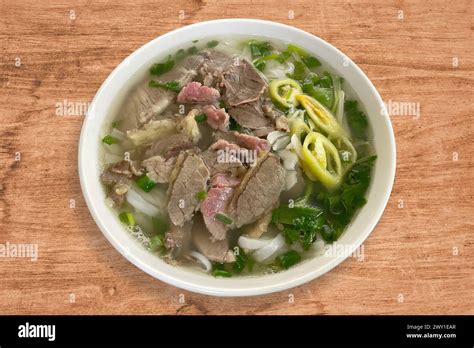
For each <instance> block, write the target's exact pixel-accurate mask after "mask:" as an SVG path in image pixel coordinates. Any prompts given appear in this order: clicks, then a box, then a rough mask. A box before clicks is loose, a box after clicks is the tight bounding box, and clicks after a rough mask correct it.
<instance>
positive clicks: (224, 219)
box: [214, 213, 233, 225]
mask: <svg viewBox="0 0 474 348" xmlns="http://www.w3.org/2000/svg"><path fill="white" fill-rule="evenodd" d="M214 218H215V219H216V220H219V221H220V222H222V223H224V224H226V225H231V224H232V222H233V221H232V219H231V218H230V217H228V216H227V215H225V214H222V213H217V214H216V215H214Z"/></svg>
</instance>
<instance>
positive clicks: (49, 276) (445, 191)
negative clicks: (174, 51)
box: [0, 0, 474, 314]
mask: <svg viewBox="0 0 474 348" xmlns="http://www.w3.org/2000/svg"><path fill="white" fill-rule="evenodd" d="M473 4H474V3H473V2H472V1H470V0H464V1H462V0H461V1H451V2H446V1H444V0H437V1H431V2H427V1H376V0H366V1H309V0H307V1H298V2H296V1H295V2H290V1H279V2H276V1H239V2H237V1H229V2H226V1H216V0H214V1H209V0H204V1H190V2H183V1H178V0H177V1H158V2H153V1H144V2H140V1H123V2H120V4H114V3H112V2H110V3H108V2H107V1H101V2H95V1H77V2H75V3H74V4H72V3H68V2H65V1H63V2H58V1H54V2H53V1H51V2H50V1H23V0H3V1H1V5H0V6H1V8H0V10H1V13H2V15H1V16H0V42H1V61H0V65H1V67H0V72H1V74H0V80H1V93H0V164H1V166H0V184H1V186H0V219H1V220H0V221H1V233H0V244H3V245H6V243H7V242H8V243H10V244H15V243H16V244H21V243H36V244H37V245H38V260H37V261H36V262H34V261H31V260H29V259H24V258H13V257H9V258H6V257H3V258H0V277H1V281H0V314H15V313H16V314H96V313H100V314H135V313H137V314H138V313H140V314H173V313H178V314H417V313H418V314H419V313H421V314H473V313H474V297H473V280H474V266H473V265H474V253H473V243H474V237H473V228H474V224H473V213H474V210H473V179H474V177H473V174H472V173H473V170H474V167H473V156H474V153H473V140H472V139H473V136H474V134H473V125H472V124H473V121H474V118H473V113H474V108H473V87H474V76H473V69H474V58H473V57H474V52H473V22H472V18H473V15H474V13H473V6H474V5H473ZM291 11H293V12H291ZM292 14H294V18H290V17H292ZM180 15H181V17H183V15H184V18H180ZM238 17H251V18H260V19H268V20H274V21H278V22H282V23H286V24H290V25H293V26H296V27H298V28H301V29H303V30H306V31H308V32H310V33H313V34H315V35H317V36H319V37H321V38H323V39H325V40H327V41H328V42H330V43H332V44H333V45H335V46H336V47H338V48H339V49H341V50H342V51H343V52H345V53H346V54H347V55H348V56H350V57H351V58H352V59H353V60H354V61H355V62H356V63H357V64H358V65H359V66H360V67H361V68H362V70H364V71H365V73H366V74H367V75H368V76H369V78H370V79H371V80H372V81H373V82H374V84H375V86H376V87H377V88H378V90H379V92H380V93H381V95H382V97H383V98H384V100H386V101H389V100H390V101H391V103H392V104H391V105H392V107H394V106H397V105H398V106H400V105H401V104H400V103H405V102H408V103H414V104H413V105H419V106H420V115H419V116H420V117H417V116H414V115H413V114H411V115H394V114H396V113H397V112H396V109H393V110H392V111H393V112H392V115H391V119H392V123H393V127H394V130H395V136H396V141H397V162H398V163H397V174H396V181H395V185H394V188H393V192H392V196H391V198H390V201H389V203H388V206H387V209H386V210H385V213H384V215H383V217H382V219H381V220H380V222H379V224H378V225H377V227H376V229H375V230H374V231H373V233H372V234H371V235H370V237H369V238H368V240H367V241H366V242H365V244H364V252H365V254H364V260H363V261H358V260H357V259H355V258H349V259H347V260H346V261H345V262H343V263H342V264H341V265H339V266H338V267H337V268H336V269H334V270H333V271H331V272H329V273H327V274H326V275H324V276H322V277H320V278H318V279H316V280H314V281H312V282H310V283H308V284H305V285H302V286H300V287H298V288H294V289H291V290H289V291H284V292H280V293H275V294H270V295H266V296H259V297H253V298H213V297H209V296H203V295H198V294H193V293H190V292H186V291H183V290H180V289H177V288H175V287H172V286H169V285H167V284H165V283H162V282H160V281H158V280H155V279H154V278H152V277H151V276H149V275H147V274H145V273H144V272H142V271H140V270H139V269H137V268H136V267H135V266H133V265H132V264H131V263H129V262H128V261H127V260H126V259H125V258H123V257H122V256H121V255H120V254H119V253H118V252H117V251H116V250H115V249H114V248H113V247H112V246H111V245H110V244H109V243H108V242H107V241H106V239H105V238H104V237H103V235H102V233H101V232H100V231H99V229H98V228H97V226H96V225H95V223H94V221H93V220H92V218H91V216H90V214H89V211H88V209H87V207H86V205H85V202H84V200H83V197H82V193H81V189H80V186H79V178H78V173H77V146H78V140H79V133H80V130H81V125H82V122H83V116H81V115H76V116H67V117H65V116H61V115H57V103H60V104H61V103H63V101H67V102H72V103H75V104H76V105H78V104H79V105H80V104H81V103H87V102H89V101H90V100H91V99H92V97H93V96H94V94H95V93H96V91H97V89H98V88H99V86H100V85H101V83H102V82H103V81H104V79H105V78H106V77H107V75H108V74H109V73H110V72H111V71H112V69H114V67H115V66H116V65H117V64H119V63H120V62H121V61H122V60H123V59H124V58H125V57H127V56H128V55H129V54H130V53H132V52H133V51H134V50H136V49H137V48H139V47H140V46H142V45H143V44H145V43H146V42H148V41H150V40H151V39H153V38H155V37H156V36H159V35H161V34H163V33H166V32H168V31H170V30H173V29H176V28H179V27H182V26H184V25H187V24H191V23H196V22H200V21H204V20H210V19H217V18H238ZM183 296H184V297H183ZM183 300H184V301H183Z"/></svg>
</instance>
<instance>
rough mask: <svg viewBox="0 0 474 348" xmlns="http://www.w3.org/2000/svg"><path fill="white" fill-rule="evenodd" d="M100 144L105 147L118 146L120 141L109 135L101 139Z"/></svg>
mask: <svg viewBox="0 0 474 348" xmlns="http://www.w3.org/2000/svg"><path fill="white" fill-rule="evenodd" d="M102 142H103V143H104V144H107V145H112V144H118V143H119V142H120V141H119V140H118V139H117V138H114V137H113V136H111V135H106V136H105V137H103V138H102Z"/></svg>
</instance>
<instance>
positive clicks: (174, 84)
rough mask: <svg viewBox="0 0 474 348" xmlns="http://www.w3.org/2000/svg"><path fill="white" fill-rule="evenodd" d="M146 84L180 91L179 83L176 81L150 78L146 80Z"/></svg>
mask: <svg viewBox="0 0 474 348" xmlns="http://www.w3.org/2000/svg"><path fill="white" fill-rule="evenodd" d="M148 86H149V87H157V88H163V89H166V90H168V91H173V92H176V93H179V91H181V85H180V84H179V82H178V81H168V82H161V81H155V80H150V82H148Z"/></svg>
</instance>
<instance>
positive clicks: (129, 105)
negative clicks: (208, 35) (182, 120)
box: [120, 55, 205, 129]
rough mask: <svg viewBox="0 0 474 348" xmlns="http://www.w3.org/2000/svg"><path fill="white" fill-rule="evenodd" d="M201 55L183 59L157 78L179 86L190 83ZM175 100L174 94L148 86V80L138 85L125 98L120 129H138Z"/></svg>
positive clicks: (202, 61)
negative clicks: (174, 82)
mask: <svg viewBox="0 0 474 348" xmlns="http://www.w3.org/2000/svg"><path fill="white" fill-rule="evenodd" d="M204 60H205V58H204V57H203V56H202V55H193V56H189V57H187V58H185V59H183V61H182V62H180V63H178V64H177V65H176V67H175V68H174V69H173V70H171V71H170V72H168V73H166V74H163V75H161V76H159V77H158V78H159V80H160V81H162V82H169V81H177V82H178V83H179V84H180V85H181V86H184V85H186V84H188V83H189V82H191V81H192V80H193V79H194V78H195V77H196V76H197V74H198V70H199V69H200V68H201V66H202V64H203V63H204ZM175 99H176V93H174V92H171V91H168V90H165V89H163V88H153V87H149V86H148V80H147V81H146V82H143V83H142V84H140V85H138V86H137V87H136V88H135V89H134V90H133V91H132V92H131V95H130V97H129V98H127V102H126V104H125V105H124V106H123V110H124V111H123V113H122V117H120V119H122V120H123V121H124V124H123V125H121V126H122V127H123V128H122V129H133V128H140V127H141V126H142V125H143V124H145V123H147V122H149V121H150V120H152V119H155V118H156V117H157V116H158V115H160V114H161V113H162V112H163V111H164V110H165V109H166V108H168V106H170V105H171V104H172V103H173V102H174V100H175Z"/></svg>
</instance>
